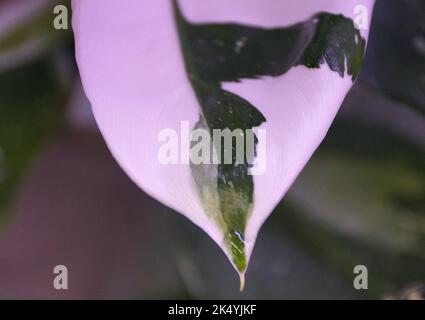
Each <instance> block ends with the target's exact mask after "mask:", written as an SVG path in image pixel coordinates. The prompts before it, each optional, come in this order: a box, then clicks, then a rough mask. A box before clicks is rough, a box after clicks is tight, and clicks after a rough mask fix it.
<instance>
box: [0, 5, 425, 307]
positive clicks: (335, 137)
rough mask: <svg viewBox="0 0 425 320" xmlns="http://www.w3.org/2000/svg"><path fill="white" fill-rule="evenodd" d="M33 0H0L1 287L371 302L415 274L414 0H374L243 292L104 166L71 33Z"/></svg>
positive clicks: (424, 140) (419, 196)
mask: <svg viewBox="0 0 425 320" xmlns="http://www.w3.org/2000/svg"><path fill="white" fill-rule="evenodd" d="M31 2H32V4H30V3H31ZM35 3H36V2H35V1H24V0H20V1H7V0H0V297H2V298H118V299H120V298H193V299H200V298H208V299H227V298H236V299H239V298H243V299H244V298H254V299H298V298H302V299H375V298H386V297H390V296H395V295H398V294H399V293H400V292H402V291H403V290H405V289H406V288H410V287H411V286H415V285H420V284H421V283H424V282H425V170H424V169H425V166H424V164H425V152H424V150H425V3H424V1H422V0H405V1H399V0H378V1H377V3H376V6H375V11H374V14H373V19H372V25H371V30H370V38H369V43H368V51H367V55H366V60H365V64H364V68H363V70H362V74H361V76H360V80H359V81H358V82H357V83H356V84H355V86H354V87H353V89H352V91H351V92H350V94H349V95H348V96H347V98H346V100H345V102H344V104H343V106H342V108H341V111H340V113H339V114H338V116H337V119H336V121H335V122H334V124H333V125H332V127H331V130H330V131H329V134H328V136H327V138H326V139H325V141H324V142H323V144H322V145H321V146H320V148H319V149H318V151H317V152H316V153H315V155H314V156H313V158H312V160H311V161H310V162H309V164H308V165H307V167H306V168H305V170H304V171H303V172H302V174H301V175H300V177H299V178H298V179H297V181H296V183H295V184H294V186H293V187H292V188H291V190H290V192H289V194H288V195H287V196H286V197H285V199H284V200H283V201H282V202H281V204H280V205H279V206H278V207H277V208H276V210H275V212H274V213H273V214H272V215H271V217H270V218H269V220H268V221H267V222H266V224H265V225H264V227H263V228H262V230H261V232H260V234H259V237H258V240H257V245H256V249H255V250H254V253H253V256H252V260H251V263H250V267H249V270H248V274H247V286H246V290H245V291H244V292H243V293H242V294H241V293H239V291H238V278H237V276H236V273H235V272H234V270H233V269H232V267H231V265H230V264H229V263H228V261H227V259H226V258H225V257H224V255H223V253H222V252H221V251H220V250H219V249H218V247H217V246H216V245H215V244H214V243H213V242H212V241H211V240H210V239H209V238H208V237H207V236H206V235H205V234H204V233H203V232H202V231H201V230H200V229H198V228H197V227H194V226H193V225H192V224H191V223H190V222H189V221H187V220H186V219H185V218H183V217H182V216H181V215H179V214H177V213H175V212H172V210H170V209H168V208H166V207H164V206H162V205H161V204H159V203H158V202H156V201H155V200H153V199H151V198H150V197H148V196H147V195H145V194H144V193H143V192H142V191H140V190H139V189H138V188H137V187H136V186H135V185H134V184H133V183H132V182H131V181H130V180H129V179H128V178H127V177H126V175H125V174H124V173H123V172H122V170H121V169H120V168H119V167H118V165H117V164H116V163H115V161H114V160H113V158H112V156H111V155H110V154H109V151H108V150H107V148H106V146H105V144H104V142H103V140H102V137H101V136H100V133H99V131H98V130H97V128H96V125H95V123H94V120H93V117H92V115H91V113H90V112H91V111H90V106H89V103H88V102H87V99H86V98H85V96H84V93H83V91H82V88H81V83H80V79H79V77H78V72H77V68H76V64H75V60H74V55H73V38H72V34H71V31H70V30H68V31H63V30H62V31H58V30H54V29H53V28H52V27H51V22H52V17H53V14H52V11H53V6H54V5H55V4H57V3H61V4H66V5H68V7H69V4H68V3H67V2H66V1H65V2H64V1H50V0H42V1H41V0H40V1H39V2H37V4H35ZM8 16H9V17H10V16H13V17H15V18H14V19H13V20H12V19H9V20H10V21H8V19H7V17H8ZM57 264H64V265H66V266H67V267H68V269H69V274H70V275H69V286H70V288H69V290H66V291H56V290H54V289H53V286H52V281H53V267H54V266H55V265H57ZM359 264H361V265H366V266H367V267H368V271H369V289H368V290H364V291H357V290H354V288H353V278H354V275H353V268H354V266H355V265H359Z"/></svg>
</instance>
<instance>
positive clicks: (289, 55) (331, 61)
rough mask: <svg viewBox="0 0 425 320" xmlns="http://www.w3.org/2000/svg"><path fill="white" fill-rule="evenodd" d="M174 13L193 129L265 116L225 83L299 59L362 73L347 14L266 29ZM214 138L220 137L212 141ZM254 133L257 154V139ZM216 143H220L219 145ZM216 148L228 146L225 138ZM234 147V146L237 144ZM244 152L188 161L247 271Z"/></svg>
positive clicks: (250, 124)
mask: <svg viewBox="0 0 425 320" xmlns="http://www.w3.org/2000/svg"><path fill="white" fill-rule="evenodd" d="M174 9H175V19H176V24H177V28H178V34H179V38H180V43H181V48H182V52H183V56H184V60H185V64H186V69H187V73H188V78H189V80H190V82H191V84H192V87H193V90H194V92H195V94H196V97H197V100H198V102H199V105H200V120H199V122H198V123H197V124H196V126H195V128H194V129H196V128H205V129H208V130H209V131H210V132H211V136H212V133H213V130H214V129H220V130H224V129H229V130H232V131H233V130H236V129H240V130H242V132H243V135H244V139H245V140H246V138H247V134H246V132H247V130H252V129H253V128H255V127H258V126H260V125H261V124H263V123H264V122H266V118H265V117H264V116H263V114H262V113H261V111H260V110H259V107H261V106H258V108H257V106H253V105H252V104H251V103H250V102H249V101H247V100H245V99H244V98H242V97H240V96H238V95H236V94H234V93H232V92H229V91H226V90H224V89H223V87H222V83H223V82H238V81H240V80H241V79H247V78H250V79H256V78H260V77H262V76H272V77H277V76H281V75H284V74H285V73H286V72H287V71H288V70H290V69H291V68H292V67H294V66H298V65H303V66H305V67H308V68H320V66H321V65H322V64H324V63H326V64H327V65H328V66H329V68H330V69H331V70H332V71H334V72H337V73H338V74H339V75H340V76H341V77H343V76H344V74H345V73H347V74H348V75H349V76H351V78H352V80H353V81H354V79H355V78H356V77H357V76H358V74H359V71H360V66H361V62H362V60H363V55H364V50H365V40H364V39H363V38H362V37H361V34H360V32H359V30H357V29H355V27H354V23H353V21H352V20H351V19H348V18H346V17H344V16H342V15H335V14H329V13H318V14H316V15H314V16H313V17H312V18H310V19H308V20H307V21H304V22H301V23H298V24H295V25H292V26H289V27H284V28H273V29H266V28H261V27H254V26H244V25H238V24H192V23H190V22H188V21H187V20H186V19H185V18H184V16H183V15H182V13H181V11H180V9H179V7H178V5H177V1H174ZM214 142H215V141H214ZM257 143H258V141H257V137H256V136H255V139H254V156H256V151H255V148H256V146H257ZM214 147H215V148H216V149H217V144H216V145H215V146H214ZM218 148H221V149H220V150H216V151H217V152H218V153H219V154H222V153H223V151H224V145H223V144H222V143H221V144H220V145H219V147H218ZM232 151H235V145H234V144H232ZM249 160H250V159H248V157H247V155H246V156H245V158H244V162H243V163H238V162H237V161H236V152H232V163H230V164H224V163H223V162H220V163H219V164H197V165H194V164H192V165H191V168H192V175H193V177H194V180H195V182H196V185H197V189H198V194H199V196H200V198H201V201H202V204H203V207H204V210H205V211H206V213H207V214H208V216H210V217H211V218H212V219H214V221H215V222H216V224H217V225H218V226H219V228H220V229H221V230H222V232H223V239H224V242H225V244H226V246H227V248H228V253H229V255H230V256H231V257H232V260H233V263H234V265H235V266H236V268H237V269H238V270H239V272H240V273H243V272H244V271H245V270H246V264H247V259H246V254H245V249H246V248H245V246H246V245H245V229H246V225H247V221H248V219H249V216H250V214H251V212H252V209H253V207H254V181H253V178H252V176H251V175H250V174H249V170H250V168H251V167H252V165H251V164H250V163H252V161H249Z"/></svg>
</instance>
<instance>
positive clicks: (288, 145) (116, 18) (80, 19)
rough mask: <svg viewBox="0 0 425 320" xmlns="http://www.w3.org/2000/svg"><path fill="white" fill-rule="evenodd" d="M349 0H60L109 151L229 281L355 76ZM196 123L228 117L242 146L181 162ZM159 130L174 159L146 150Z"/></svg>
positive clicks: (360, 46) (361, 35)
mask: <svg viewBox="0 0 425 320" xmlns="http://www.w3.org/2000/svg"><path fill="white" fill-rule="evenodd" d="M372 3H373V1H366V2H365V4H366V8H367V9H369V10H371V9H372ZM356 5H357V2H356V1H345V2H344V3H342V2H340V1H330V0H329V1H327V0H324V1H315V2H314V3H312V2H310V1H298V2H297V4H296V5H294V3H292V2H290V1H277V0H274V1H267V2H264V1H258V0H251V1H242V0H238V1H231V2H229V1H211V2H208V5H206V4H205V2H199V1H194V0H188V1H179V2H177V1H174V2H173V1H168V0H162V1H153V0H151V1H143V2H140V1H135V0H132V1H127V2H126V4H125V6H123V5H122V4H120V3H119V2H118V1H112V0H110V1H100V0H94V1H81V0H74V1H73V26H74V33H75V39H76V56H77V61H78V65H79V68H80V73H81V77H82V81H83V85H84V87H85V90H86V93H87V96H88V98H89V100H90V101H91V104H92V107H93V111H94V114H95V117H96V120H97V122H98V125H99V128H100V130H101V131H102V133H103V136H104V138H105V140H106V142H107V144H108V146H109V148H110V150H111V152H112V153H113V155H114V156H115V158H116V159H117V161H118V162H119V163H120V165H121V166H122V167H123V169H124V170H125V171H126V172H127V174H128V175H129V176H130V177H131V178H132V179H133V180H134V181H135V183H137V184H138V185H139V186H140V187H141V188H142V189H143V190H144V191H146V192H147V193H148V194H150V195H152V196H153V197H155V198H156V199H158V200H159V201H161V202H162V203H164V204H166V205H168V206H169V207H171V208H173V209H174V210H176V211H178V212H180V213H182V214H183V215H185V216H186V217H188V218H189V219H190V220H191V221H192V222H194V223H195V224H196V225H198V226H199V227H201V228H202V229H203V230H204V231H205V232H207V233H208V235H209V236H210V237H211V238H212V239H213V240H214V241H215V242H217V244H218V245H219V246H220V247H221V248H222V249H223V251H224V252H225V253H226V255H227V256H228V257H229V260H230V261H231V262H232V264H233V265H234V267H235V269H236V270H237V271H238V272H239V274H240V276H241V284H242V286H243V276H244V273H245V271H246V267H247V264H248V261H249V257H250V254H251V252H252V248H253V245H254V242H255V238H256V236H257V233H258V230H259V228H260V227H261V225H262V223H263V222H264V221H265V219H266V218H267V216H268V215H269V214H270V213H271V211H272V210H273V208H274V207H275V205H276V204H277V203H278V202H279V201H280V199H281V198H282V197H283V195H284V194H285V193H286V191H287V190H288V188H289V187H290V185H291V184H292V182H293V181H294V179H295V178H296V176H297V175H298V173H299V172H300V171H301V169H302V168H303V166H304V165H305V163H306V162H307V161H308V159H309V158H310V156H311V155H312V153H313V152H314V150H315V149H316V148H317V146H318V145H319V144H320V142H321V141H322V139H323V137H324V136H325V134H326V131H327V130H328V128H329V126H330V124H331V122H332V120H333V118H334V116H335V114H336V112H337V110H338V108H339V106H340V104H341V102H342V100H343V98H344V96H345V94H346V93H347V91H348V90H349V88H350V87H351V85H352V82H353V81H354V79H355V78H356V76H357V75H358V72H359V70H360V65H361V62H362V60H363V55H364V49H365V42H366V37H367V30H357V29H356V28H355V25H354V22H353V15H354V12H355V7H356ZM196 129H205V131H206V132H209V133H210V137H209V139H211V136H212V134H211V133H213V131H214V130H215V129H220V130H225V129H228V130H230V131H232V130H237V129H241V134H240V136H242V137H243V138H244V140H247V136H248V135H249V134H251V137H252V138H253V150H251V151H252V152H251V156H250V157H248V155H247V154H245V155H244V157H243V159H242V161H238V159H236V158H235V157H233V156H232V157H231V158H230V161H229V162H228V163H226V162H225V161H224V163H223V162H222V161H221V162H220V161H219V163H217V164H215V163H213V164H207V165H206V164H194V163H193V162H191V163H190V164H189V161H188V159H189V158H190V157H188V156H187V155H188V154H189V153H190V152H191V151H193V150H190V149H191V146H190V145H191V142H192V145H193V143H196V142H198V141H197V140H194V139H193V136H192V140H191V139H190V133H191V132H192V134H193V132H195V131H196ZM257 129H258V130H260V129H262V130H263V131H262V132H266V134H265V135H260V134H259V131H258V132H256V131H255V130H257ZM196 132H197V131H196ZM172 133H176V135H174V136H173V134H172ZM178 133H180V135H179V134H178ZM161 142H163V143H164V142H166V143H167V144H168V145H167V148H168V149H167V150H166V151H167V152H164V153H165V154H167V153H173V152H175V151H176V150H177V152H178V160H177V161H175V162H176V163H174V164H170V163H169V164H164V163H163V162H162V161H160V159H158V156H159V154H160V153H161V150H163V149H161V148H162V147H163V145H161ZM212 146H213V147H212V152H213V153H214V152H217V153H219V154H220V155H221V153H220V152H225V150H226V147H225V146H224V147H223V144H221V145H219V144H216V142H215V141H212ZM207 149H208V148H207ZM229 149H232V150H233V149H234V144H232V145H231V146H230V147H228V148H227V150H229ZM171 158H173V160H175V159H174V158H175V157H171ZM190 159H191V158H190ZM251 160H255V161H251ZM170 162H171V163H172V162H173V161H171V160H170ZM252 162H254V163H252ZM254 167H255V169H259V170H258V171H260V172H258V171H257V172H256V173H257V174H256V175H253V174H252V173H253V170H254ZM259 173H261V174H259Z"/></svg>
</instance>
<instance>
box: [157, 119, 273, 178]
mask: <svg viewBox="0 0 425 320" xmlns="http://www.w3.org/2000/svg"><path fill="white" fill-rule="evenodd" d="M266 140H267V136H266V129H262V128H256V129H247V130H242V129H234V130H230V129H213V130H212V135H211V131H210V130H209V129H203V128H196V129H194V130H192V131H191V129H190V125H189V121H181V123H180V132H177V131H176V130H174V129H163V130H161V131H160V132H159V134H158V141H159V142H160V145H159V148H158V161H159V162H160V163H161V164H164V165H169V164H189V163H191V164H194V165H200V164H207V165H209V164H233V165H240V164H249V167H250V168H249V174H250V175H261V174H264V172H265V170H266V167H267V161H266V160H267V159H266V157H267V154H266V144H267V143H266V142H267V141H266ZM257 141H258V142H257ZM256 142H257V143H256Z"/></svg>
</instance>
